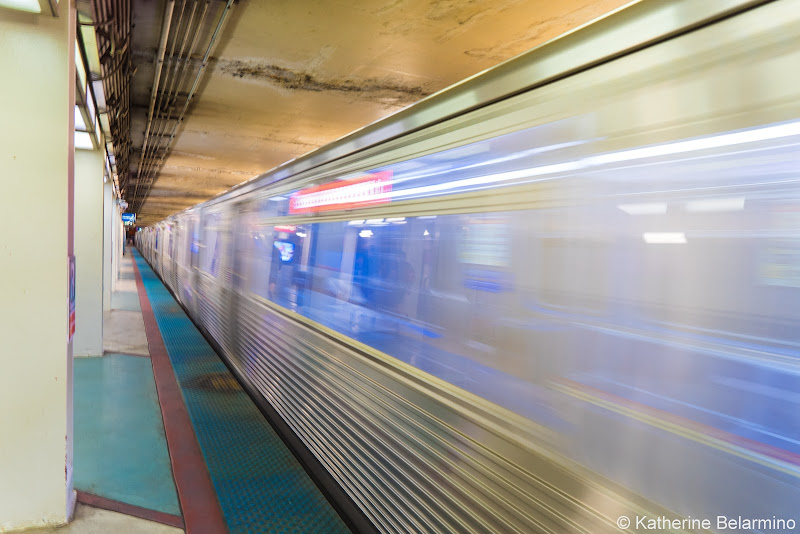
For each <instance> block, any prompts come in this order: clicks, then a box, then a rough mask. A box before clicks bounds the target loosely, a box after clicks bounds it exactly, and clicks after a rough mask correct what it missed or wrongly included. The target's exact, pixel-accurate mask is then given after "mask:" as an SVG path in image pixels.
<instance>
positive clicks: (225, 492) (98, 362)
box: [58, 250, 350, 533]
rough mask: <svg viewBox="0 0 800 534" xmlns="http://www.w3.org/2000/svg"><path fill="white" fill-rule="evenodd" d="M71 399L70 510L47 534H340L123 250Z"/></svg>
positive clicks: (305, 481)
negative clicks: (100, 339)
mask: <svg viewBox="0 0 800 534" xmlns="http://www.w3.org/2000/svg"><path fill="white" fill-rule="evenodd" d="M74 389H75V406H74V410H75V432H74V434H75V452H74V466H75V468H74V471H75V488H76V490H77V491H78V503H79V505H78V510H77V512H76V521H74V522H73V523H71V524H70V525H68V526H67V527H66V529H69V530H64V529H59V530H58V531H59V532H61V531H65V532H94V531H98V530H97V529H98V528H99V529H100V530H105V529H109V528H111V529H112V530H114V531H124V532H165V533H166V532H180V531H181V530H183V531H185V532H188V533H200V532H231V533H258V532H287V533H289V532H315V533H316V532H330V533H337V532H349V531H350V529H349V528H348V526H347V524H346V523H345V521H344V520H343V519H342V518H341V517H340V516H339V515H338V514H337V512H336V510H335V509H334V508H333V506H332V505H331V504H330V503H329V502H328V500H327V499H326V497H325V496H324V495H323V493H322V492H321V491H320V490H319V489H318V487H317V486H316V485H315V483H314V481H313V480H312V478H311V477H310V476H309V475H308V473H307V472H306V471H305V470H304V468H303V467H302V465H301V464H300V463H299V462H298V460H297V459H296V458H295V456H294V455H293V454H292V452H291V451H290V450H289V449H288V448H287V447H286V446H285V444H284V442H283V441H282V440H281V438H280V436H279V435H278V434H276V432H275V431H274V430H273V428H272V427H271V425H270V424H269V422H268V421H267V420H266V418H265V417H264V416H263V414H262V413H261V412H260V411H259V409H258V408H257V407H256V405H255V404H254V403H253V402H252V400H251V399H250V397H249V396H248V395H247V393H246V392H245V391H244V390H243V389H242V388H241V386H240V385H239V383H238V382H237V381H236V379H235V378H234V377H233V375H232V374H231V373H230V372H229V371H228V369H227V367H226V366H225V364H224V363H223V362H222V361H221V359H220V358H219V356H218V355H217V354H216V353H215V352H214V350H213V349H212V348H211V346H210V345H209V344H208V343H207V342H206V340H205V338H204V337H203V336H202V334H201V333H200V332H199V331H198V330H197V328H196V327H195V326H194V324H193V323H192V322H191V320H190V319H189V318H188V317H187V315H186V314H185V313H184V311H183V309H182V308H181V307H180V306H179V305H178V303H177V302H176V301H175V300H174V298H173V297H172V295H171V294H170V293H169V291H168V290H167V289H166V288H165V286H164V285H163V284H162V283H161V281H160V280H159V279H158V277H157V276H156V274H155V273H154V272H153V271H152V270H151V269H150V267H149V265H148V264H147V262H146V261H145V260H144V259H143V258H142V257H141V255H139V254H138V252H137V251H135V250H129V251H127V252H126V254H125V256H124V257H123V261H122V266H121V272H120V279H119V281H118V284H117V287H116V291H115V292H114V294H113V296H112V310H111V311H110V312H106V315H105V316H104V355H103V357H101V358H76V360H75V386H74ZM108 513H115V514H116V515H115V516H114V517H110V516H108V515H107V514H108ZM104 514H105V515H104ZM119 514H124V515H123V516H119V517H116V516H117V515H119ZM126 518H127V519H126ZM91 521H94V522H95V524H94V525H93V526H92V524H91ZM98 521H100V523H97V522H98ZM104 521H105V522H106V523H103V522H104ZM108 521H111V523H108ZM114 521H118V522H120V521H121V523H114ZM126 521H127V522H126ZM82 525H83V526H82ZM98 525H100V526H98ZM102 525H106V526H102ZM109 525H115V526H113V527H112V526H109Z"/></svg>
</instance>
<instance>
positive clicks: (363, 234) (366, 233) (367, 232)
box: [358, 230, 374, 237]
mask: <svg viewBox="0 0 800 534" xmlns="http://www.w3.org/2000/svg"><path fill="white" fill-rule="evenodd" d="M358 235H360V236H361V237H372V236H373V235H374V234H373V233H372V230H361V231H360V232H359V233H358Z"/></svg>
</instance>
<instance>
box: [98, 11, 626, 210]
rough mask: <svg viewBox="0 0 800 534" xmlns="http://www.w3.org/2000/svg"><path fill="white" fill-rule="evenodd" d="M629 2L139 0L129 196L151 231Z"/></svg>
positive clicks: (125, 190) (133, 40)
mask: <svg viewBox="0 0 800 534" xmlns="http://www.w3.org/2000/svg"><path fill="white" fill-rule="evenodd" d="M108 1H110V0H95V2H96V10H97V9H103V6H102V5H101V4H102V3H103V2H108ZM626 2H627V0H598V1H591V0H559V1H557V2H554V1H552V0H384V1H378V0H374V1H369V0H360V1H352V0H350V1H345V0H302V1H301V0H261V1H257V0H239V1H236V2H234V1H233V0H231V1H230V2H228V3H226V2H224V1H221V0H213V1H211V0H209V1H206V0H200V1H195V0H186V1H184V0H133V1H132V5H131V6H130V9H131V18H130V20H131V23H132V26H131V27H132V33H130V34H128V35H130V39H125V43H126V46H128V47H129V48H127V49H124V52H125V53H126V54H127V56H126V61H127V67H126V70H125V72H127V73H128V75H127V78H126V79H127V80H128V81H127V83H129V88H130V91H129V95H128V96H129V98H130V101H129V115H126V116H129V120H128V121H127V122H124V123H120V124H122V125H123V126H122V127H120V130H121V131H123V133H124V130H126V129H128V130H129V140H130V143H129V144H126V143H127V142H125V141H123V140H122V139H117V140H116V142H115V150H117V151H121V150H125V151H127V153H126V154H118V156H117V161H118V162H119V164H122V165H124V166H125V167H127V168H121V169H120V168H118V172H119V180H120V186H121V189H122V194H123V197H124V198H125V199H126V200H128V202H129V203H130V204H131V208H132V209H133V210H134V211H136V212H138V221H137V222H138V223H139V224H141V225H147V224H150V223H153V222H156V221H158V220H161V219H162V218H164V217H165V216H167V215H170V214H172V213H175V212H176V211H180V210H182V209H183V208H186V207H188V206H191V205H194V204H196V203H198V202H201V201H203V200H206V199H208V198H210V197H212V196H215V195H216V194H218V193H221V192H222V191H225V190H226V189H228V188H230V187H231V186H234V185H236V184H239V183H240V182H242V181H245V180H248V179H250V178H252V177H253V176H256V175H258V174H261V173H263V172H265V171H268V170H269V169H271V168H273V167H275V166H277V165H280V164H281V163H283V162H285V161H288V160H290V159H292V158H296V157H298V156H300V155H302V154H305V153H307V152H309V151H311V150H314V149H315V148H317V147H320V146H322V145H325V144H326V143H329V142H331V141H333V140H335V139H337V138H339V137H341V136H343V135H345V134H347V133H349V132H352V131H353V130H356V129H358V128H360V127H362V126H365V125H367V124H369V123H372V122H374V121H376V120H378V119H380V118H382V117H385V116H387V115H389V114H391V113H393V112H395V111H397V110H399V109H402V108H404V107H406V106H408V105H410V104H413V103H414V102H416V101H418V100H420V99H422V98H424V97H426V96H428V95H430V94H432V93H434V92H436V91H439V90H441V89H443V88H445V87H447V86H449V85H452V84H454V83H456V82H458V81H460V80H462V79H464V78H467V77H469V76H471V75H473V74H475V73H478V72H480V71H482V70H484V69H487V68H490V67H492V66H494V65H496V64H498V63H500V62H502V61H504V60H507V59H509V58H511V57H513V56H515V55H517V54H520V53H522V52H524V51H526V50H528V49H530V48H532V47H534V46H536V45H538V44H541V43H543V42H545V41H547V40H549V39H552V38H554V37H556V36H558V35H560V34H562V33H564V32H566V31H568V30H571V29H573V28H575V27H577V26H579V25H581V24H584V23H586V22H588V21H590V20H592V19H594V18H597V17H599V16H601V15H603V14H605V13H607V12H609V11H611V10H613V9H615V8H617V7H619V6H621V5H623V4H624V3H626ZM119 5H120V6H121V7H120V9H125V4H124V3H123V4H119ZM97 6H99V7H97ZM105 9H107V10H108V12H109V13H111V12H113V9H114V6H113V5H110V4H109V5H107V6H106V8H105ZM101 18H102V17H101ZM122 18H124V17H122ZM165 21H168V22H169V27H168V28H167V29H166V31H165ZM215 32H216V37H215V38H214V35H215ZM119 33H120V35H122V34H125V31H124V30H120V32H119ZM120 48H121V47H120ZM204 59H205V61H204ZM159 60H160V62H159ZM158 67H160V68H158ZM110 68H113V66H112V67H110ZM156 78H158V80H157V82H156ZM154 87H155V88H156V89H155V91H154ZM122 95H123V96H122V98H125V93H124V92H123V93H122ZM112 103H113V102H112ZM148 123H149V126H148ZM146 134H147V135H146ZM146 137H147V142H146V143H145V138H146ZM126 146H127V148H126ZM120 156H125V157H120Z"/></svg>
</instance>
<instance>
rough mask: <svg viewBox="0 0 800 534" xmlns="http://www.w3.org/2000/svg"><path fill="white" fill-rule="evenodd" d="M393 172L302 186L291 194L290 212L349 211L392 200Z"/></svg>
mask: <svg viewBox="0 0 800 534" xmlns="http://www.w3.org/2000/svg"><path fill="white" fill-rule="evenodd" d="M391 191H392V171H381V172H376V173H373V174H368V175H367V176H359V177H358V178H353V179H352V180H341V181H339V182H332V183H329V184H324V185H318V186H315V187H309V188H308V189H302V190H300V191H298V192H297V193H295V194H294V195H292V198H291V199H290V201H289V213H312V212H316V211H333V210H346V209H351V208H361V207H364V206H370V205H372V204H382V203H384V202H389V201H390V198H389V195H387V194H386V193H391Z"/></svg>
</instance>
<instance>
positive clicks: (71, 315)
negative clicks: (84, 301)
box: [67, 256, 75, 343]
mask: <svg viewBox="0 0 800 534" xmlns="http://www.w3.org/2000/svg"><path fill="white" fill-rule="evenodd" d="M74 335H75V256H70V257H69V336H68V337H67V343H69V342H70V341H72V337H73V336H74Z"/></svg>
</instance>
